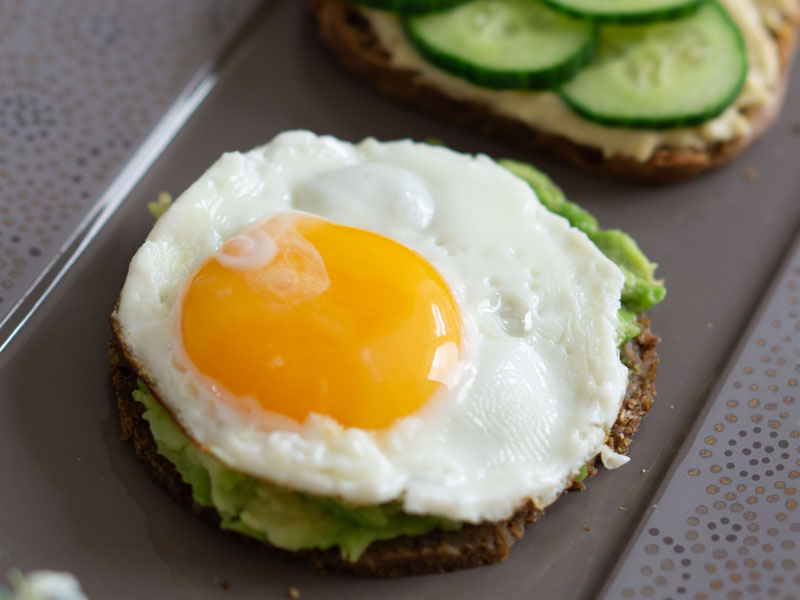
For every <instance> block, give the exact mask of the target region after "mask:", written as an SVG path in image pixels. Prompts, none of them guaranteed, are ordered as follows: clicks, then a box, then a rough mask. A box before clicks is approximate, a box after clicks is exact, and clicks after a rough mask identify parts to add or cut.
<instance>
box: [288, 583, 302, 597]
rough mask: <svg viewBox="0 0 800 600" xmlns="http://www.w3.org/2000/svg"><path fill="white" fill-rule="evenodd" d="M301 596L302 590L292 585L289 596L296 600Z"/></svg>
mask: <svg viewBox="0 0 800 600" xmlns="http://www.w3.org/2000/svg"><path fill="white" fill-rule="evenodd" d="M299 597H300V590H298V589H297V588H296V587H294V586H291V587H290V588H289V598H293V599H294V600H297V598H299Z"/></svg>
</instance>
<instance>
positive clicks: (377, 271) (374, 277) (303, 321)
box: [179, 214, 462, 429]
mask: <svg viewBox="0 0 800 600" xmlns="http://www.w3.org/2000/svg"><path fill="white" fill-rule="evenodd" d="M179 322H180V329H181V335H182V339H183V345H184V349H185V351H186V353H187V355H188V357H189V359H190V360H191V361H192V363H193V364H194V366H195V367H196V368H197V369H198V370H199V371H200V373H202V374H203V375H205V376H207V377H209V378H210V379H211V380H213V381H214V382H215V384H219V385H221V386H223V387H224V388H225V389H226V390H228V391H229V392H230V393H231V394H232V395H233V398H228V400H227V401H229V402H234V403H236V397H240V398H241V397H250V398H254V399H255V400H256V401H257V403H258V405H260V407H261V408H262V409H263V410H265V411H272V412H275V413H279V414H282V415H285V416H288V417H291V418H292V419H294V420H296V421H298V422H302V421H304V420H305V418H306V417H307V416H308V415H309V414H310V413H312V412H314V413H319V414H322V415H327V416H329V417H332V418H333V419H335V420H336V421H338V422H339V423H340V424H342V425H344V426H346V427H361V428H366V429H378V428H382V427H386V426H387V425H389V424H390V423H392V421H394V420H395V419H397V418H398V417H403V416H406V415H409V414H411V413H413V412H414V411H416V410H417V409H418V408H420V406H421V405H422V404H424V403H425V402H426V401H427V400H428V399H429V398H430V397H431V396H432V395H433V394H434V393H435V392H436V391H437V389H438V388H439V387H440V386H441V385H442V384H450V382H451V380H452V378H453V377H454V376H457V369H458V362H459V355H460V347H461V335H462V332H461V329H462V324H461V317H460V315H459V311H458V307H457V305H456V303H455V300H454V298H453V295H452V293H451V292H450V290H449V288H448V287H447V285H446V283H445V282H444V280H443V279H442V277H441V275H439V273H438V272H437V271H436V270H435V269H434V268H433V267H432V266H431V265H430V264H429V263H428V262H427V261H426V260H425V259H423V258H422V257H420V256H419V255H418V254H416V253H415V252H413V251H411V250H409V249H408V248H406V247H405V246H402V245H401V244H398V243H397V242H394V241H392V240H390V239H388V238H386V237H383V236H380V235H378V234H375V233H371V232H368V231H364V230H360V229H354V228H352V227H345V226H341V225H336V224H333V223H330V222H328V221H324V220H322V219H319V218H316V217H311V216H307V215H298V214H286V215H281V216H278V217H275V218H273V219H270V220H268V221H266V222H264V223H262V224H260V225H258V226H256V227H255V228H253V229H250V230H248V231H247V232H245V233H244V234H242V235H240V236H237V237H235V238H233V239H231V240H229V241H228V242H227V243H226V244H225V245H224V246H223V247H222V248H221V250H220V251H219V252H218V253H217V254H216V255H215V256H213V257H212V258H210V259H209V260H207V261H206V262H205V263H203V264H202V265H201V266H200V268H199V269H198V270H197V272H196V273H195V274H194V275H193V276H192V278H191V280H190V282H189V284H188V286H187V287H186V288H185V291H184V295H183V299H182V307H181V313H180V321H179ZM212 389H213V388H212ZM228 396H229V395H225V394H220V398H227V397H228Z"/></svg>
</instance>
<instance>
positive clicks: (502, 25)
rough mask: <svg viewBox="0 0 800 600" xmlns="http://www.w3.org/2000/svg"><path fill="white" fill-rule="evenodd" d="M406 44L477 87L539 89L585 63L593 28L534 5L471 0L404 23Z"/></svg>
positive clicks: (520, 0)
mask: <svg viewBox="0 0 800 600" xmlns="http://www.w3.org/2000/svg"><path fill="white" fill-rule="evenodd" d="M405 26H406V31H407V33H408V37H409V39H410V40H411V42H412V43H413V44H414V45H415V46H416V47H417V49H418V50H419V51H420V52H421V53H422V54H423V55H424V56H426V57H427V59H428V60H429V61H430V62H431V63H433V64H435V65H438V66H439V67H441V68H442V69H444V70H446V71H450V72H451V73H454V74H456V75H458V76H460V77H463V78H464V79H467V80H469V81H471V82H472V83H475V84H476V85H480V86H483V87H488V88H494V89H543V88H550V87H555V86H557V85H559V84H560V83H562V82H564V81H567V80H568V79H569V78H570V77H572V76H573V75H575V73H577V72H578V71H579V70H580V69H581V68H582V67H583V66H585V65H586V64H588V63H589V61H590V60H591V57H592V54H593V53H594V43H595V27H594V26H593V25H592V24H591V23H588V22H585V21H578V20H575V19H572V18H571V17H567V16H565V15H562V14H560V13H558V12H556V11H553V10H551V9H549V8H547V7H546V6H544V5H543V4H542V3H541V2H539V1H538V0H473V1H472V2H468V3H467V4H462V5H461V6H457V7H455V8H452V9H450V10H447V11H444V12H438V13H430V14H426V15H415V16H411V17H407V18H406V19H405Z"/></svg>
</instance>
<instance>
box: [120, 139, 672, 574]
mask: <svg viewBox="0 0 800 600" xmlns="http://www.w3.org/2000/svg"><path fill="white" fill-rule="evenodd" d="M654 269H655V265H654V264H652V263H650V262H649V261H648V260H647V258H645V256H644V255H643V254H642V252H641V251H640V250H639V248H638V247H637V245H636V244H635V243H634V242H633V240H632V239H631V238H630V237H628V236H627V235H625V234H624V233H622V232H620V231H616V230H604V229H601V228H600V227H599V226H598V223H597V221H596V220H595V219H594V218H592V217H591V216H590V215H589V214H588V213H586V212H585V211H583V210H582V209H580V208H579V207H578V206H576V205H574V204H572V203H570V202H568V201H567V200H566V199H565V198H564V196H563V194H562V193H561V191H560V190H559V189H558V188H557V187H556V186H555V185H554V184H553V183H552V182H551V181H550V180H549V179H548V178H547V177H546V176H544V175H543V174H542V173H540V172H539V171H537V170H536V169H534V168H533V167H531V166H528V165H525V164H522V163H517V162H511V161H505V162H502V161H501V162H500V163H498V162H495V161H493V160H492V159H490V158H489V157H487V156H480V155H479V156H471V155H465V154H460V153H457V152H454V151H452V150H449V149H447V148H444V147H438V146H433V145H428V144H421V143H415V142H412V141H410V140H404V141H396V142H388V143H381V142H378V141H376V140H374V139H367V140H365V141H363V142H361V143H359V144H357V145H353V144H350V143H347V142H343V141H339V140H337V139H335V138H332V137H325V136H323V137H318V136H316V135H314V134H312V133H310V132H304V131H293V132H288V133H284V134H281V135H279V136H278V137H276V138H275V139H274V140H273V141H271V142H270V143H269V144H267V145H265V146H262V147H260V148H256V149H255V150H252V151H250V152H247V153H245V154H239V153H231V154H225V155H224V156H222V158H220V159H219V161H217V162H216V163H215V164H214V165H213V166H212V167H211V168H210V169H209V170H208V171H207V172H206V173H205V174H204V175H203V176H202V177H201V178H200V179H199V180H198V181H197V182H195V183H194V184H193V185H192V186H191V187H190V188H189V189H188V190H187V191H186V192H184V193H183V194H182V195H181V196H180V197H179V198H178V199H177V200H176V201H175V202H174V203H173V204H172V205H171V206H170V207H169V208H168V209H167V211H166V212H165V213H164V214H163V215H162V216H160V217H159V218H158V220H157V222H156V224H155V227H154V228H153V230H152V232H151V233H150V235H149V236H148V238H147V240H146V241H145V243H144V244H143V246H142V247H141V248H140V249H139V250H138V252H137V253H136V255H135V256H134V258H133V260H132V262H131V265H130V270H129V273H128V277H127V280H126V282H125V285H124V288H123V290H122V293H121V294H120V297H119V301H118V304H117V306H116V308H115V310H114V312H113V314H112V316H111V324H112V328H113V333H114V339H113V341H112V343H111V345H110V359H111V366H112V373H113V384H114V388H115V390H116V394H117V402H118V406H119V410H120V416H121V421H122V431H123V437H125V438H132V439H133V442H134V445H135V447H136V452H137V455H138V456H139V458H141V459H142V460H143V461H144V462H145V463H146V464H147V465H148V466H149V467H150V469H151V471H152V473H153V474H154V476H155V477H156V479H157V480H159V481H160V482H161V483H162V484H163V485H164V486H165V487H166V488H167V489H168V490H169V492H170V493H171V494H172V495H174V496H175V497H177V498H178V499H180V500H182V501H185V502H187V503H191V504H192V505H193V506H194V508H195V510H197V511H198V512H199V513H201V514H203V515H205V516H207V517H208V518H209V519H211V520H212V521H214V522H215V523H217V524H219V526H220V527H222V528H224V529H228V530H232V531H234V532H238V533H239V534H241V535H243V536H247V537H249V538H252V539H255V540H259V541H261V542H264V543H265V544H267V545H269V546H271V547H275V548H280V549H283V550H286V551H290V552H294V553H298V554H300V555H302V556H304V557H306V558H307V559H308V560H309V561H310V562H312V563H313V564H315V565H316V566H319V567H322V568H345V569H350V570H353V571H358V572H362V573H369V574H374V575H399V574H406V573H431V572H439V571H446V570H453V569H458V568H465V567H472V566H476V565H480V564H485V563H492V562H496V561H499V560H502V559H503V558H505V556H506V555H507V553H508V551H509V550H510V548H511V546H512V544H513V542H514V540H515V539H516V538H518V537H520V536H521V535H522V534H523V530H524V525H525V524H526V523H528V522H531V521H535V520H536V519H538V518H539V517H541V515H542V514H543V510H544V509H545V507H547V506H548V505H549V504H551V503H552V502H554V501H555V500H557V499H558V498H559V496H560V495H561V494H562V493H563V492H564V491H565V490H568V489H570V488H572V487H576V486H577V487H580V486H581V484H580V483H579V482H580V481H581V480H582V479H583V478H584V477H585V476H586V475H587V473H589V474H591V473H593V472H594V470H595V469H594V463H595V461H596V460H597V459H598V457H599V460H601V461H602V462H603V463H604V464H605V465H606V466H608V467H612V468H613V467H616V466H619V465H621V464H623V463H624V462H626V460H627V458H626V457H625V456H624V453H625V452H626V450H627V448H628V444H629V443H630V440H631V436H632V434H633V433H634V431H635V430H636V428H637V426H638V425H639V421H640V419H641V418H642V416H643V415H644V414H645V413H646V412H647V411H648V409H649V408H650V406H651V403H652V401H653V394H654V383H653V380H654V377H655V373H656V364H657V357H656V343H657V340H658V338H657V337H656V336H655V335H654V334H653V333H652V332H651V331H650V327H649V322H648V320H647V319H646V318H645V317H644V316H643V314H642V313H643V312H644V311H645V310H647V309H649V308H650V307H652V306H653V305H654V304H656V303H657V302H659V301H660V300H661V299H662V298H663V296H664V288H663V285H662V284H661V282H659V281H657V280H655V279H654V278H653V271H654Z"/></svg>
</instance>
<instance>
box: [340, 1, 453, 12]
mask: <svg viewBox="0 0 800 600" xmlns="http://www.w3.org/2000/svg"><path fill="white" fill-rule="evenodd" d="M466 1H467V0H355V2H356V4H361V5H362V6H369V7H370V8H377V9H380V10H391V11H394V12H398V13H403V14H412V13H426V12H433V11H437V10H445V9H447V8H451V7H453V6H456V5H457V4H463V3H464V2H466Z"/></svg>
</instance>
